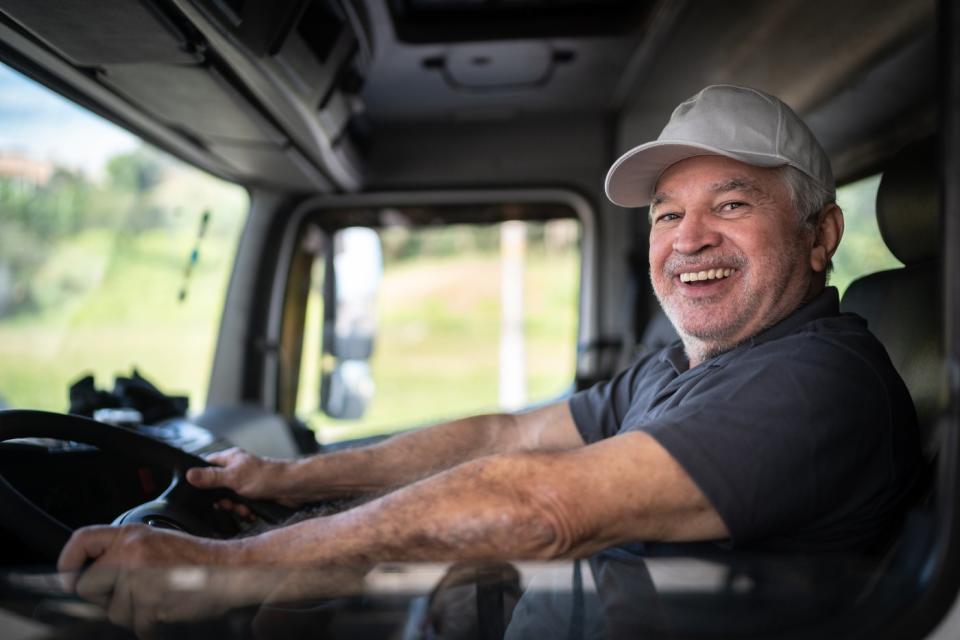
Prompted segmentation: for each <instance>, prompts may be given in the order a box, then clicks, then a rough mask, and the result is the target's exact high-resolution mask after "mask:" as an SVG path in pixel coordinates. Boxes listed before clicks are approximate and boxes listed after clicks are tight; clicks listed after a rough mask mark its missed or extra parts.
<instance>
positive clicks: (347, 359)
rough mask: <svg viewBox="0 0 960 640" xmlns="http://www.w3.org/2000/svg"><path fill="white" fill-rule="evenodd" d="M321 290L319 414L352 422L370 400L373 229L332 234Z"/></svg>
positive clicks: (378, 274) (376, 249)
mask: <svg viewBox="0 0 960 640" xmlns="http://www.w3.org/2000/svg"><path fill="white" fill-rule="evenodd" d="M331 244H332V247H333V250H332V251H329V252H327V263H326V274H325V276H324V284H323V308H324V314H323V315H324V318H323V355H322V360H321V363H322V366H321V372H322V373H321V376H320V408H321V409H322V410H323V412H324V413H325V414H327V415H328V416H330V417H331V418H335V419H338V420H358V419H360V418H362V417H363V414H364V413H365V412H366V408H367V405H368V404H369V403H370V400H371V399H372V398H373V394H374V390H375V386H374V382H373V376H372V374H371V372H370V365H369V360H370V357H371V356H372V355H373V349H374V343H375V341H376V332H377V293H378V292H379V289H380V280H381V279H382V277H383V250H382V247H381V244H380V236H378V235H377V232H376V231H374V230H373V229H369V228H366V227H349V228H346V229H341V230H339V231H337V232H336V233H334V235H333V242H332V243H331Z"/></svg>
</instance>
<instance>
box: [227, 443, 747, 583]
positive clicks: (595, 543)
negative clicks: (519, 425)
mask: <svg viewBox="0 0 960 640" xmlns="http://www.w3.org/2000/svg"><path fill="white" fill-rule="evenodd" d="M728 536H729V532H728V530H727V528H726V525H725V524H724V522H723V521H722V520H721V519H720V517H719V514H718V513H717V512H716V510H715V509H714V508H713V507H712V505H711V504H710V502H709V501H708V500H707V498H706V496H704V494H703V493H702V492H701V491H700V489H699V488H698V487H697V486H696V485H695V484H694V483H693V481H692V480H691V478H690V477H689V476H688V475H687V473H686V472H685V471H684V470H683V468H682V467H680V465H679V464H677V462H676V461H675V460H674V459H673V458H672V457H671V456H670V454H669V453H668V452H667V451H666V450H665V449H664V448H663V447H662V446H661V445H660V444H659V443H657V442H656V441H655V440H654V439H653V438H652V437H650V436H649V435H648V434H645V433H631V434H626V435H623V436H619V437H616V438H610V439H608V440H605V441H603V442H601V443H596V444H593V445H591V446H588V447H578V448H572V449H571V450H568V451H552V452H533V453H527V452H522V453H511V454H506V455H494V456H490V457H485V458H481V459H478V460H474V461H471V462H468V463H465V464H462V465H460V466H457V467H455V468H453V469H450V470H448V471H445V472H443V473H439V474H437V475H434V476H432V477H430V478H426V479H424V480H421V481H419V482H416V483H414V484H412V485H409V486H407V487H404V488H402V489H399V490H397V491H395V492H393V493H391V494H389V495H386V496H383V497H381V498H378V499H377V500H374V501H371V502H368V503H366V504H365V505H362V506H360V507H357V508H355V509H351V510H349V511H345V512H343V513H340V514H337V515H335V516H330V517H327V518H317V519H314V520H309V521H306V522H303V523H300V524H297V525H293V526H291V527H286V528H283V529H278V530H275V531H272V532H269V533H266V534H263V535H261V536H257V537H254V538H249V539H247V540H244V541H241V542H239V543H238V546H237V547H236V548H235V551H234V553H233V554H232V556H233V557H234V558H235V559H237V560H242V561H246V562H251V563H257V564H261V563H262V564H272V563H282V564H284V563H297V562H313V563H319V564H326V563H333V564H340V563H348V564H353V563H360V564H363V563H368V562H369V563H376V562H387V561H417V560H429V561H445V560H494V559H520V558H523V559H549V558H561V557H578V556H583V555H587V554H590V553H593V552H595V551H598V550H600V549H603V548H605V547H608V546H611V545H615V544H620V543H623V542H626V541H636V540H645V541H675V542H688V541H697V540H720V539H724V538H727V537H728Z"/></svg>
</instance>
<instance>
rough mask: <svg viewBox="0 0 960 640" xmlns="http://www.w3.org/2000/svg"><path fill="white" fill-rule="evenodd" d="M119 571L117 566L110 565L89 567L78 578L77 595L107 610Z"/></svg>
mask: <svg viewBox="0 0 960 640" xmlns="http://www.w3.org/2000/svg"><path fill="white" fill-rule="evenodd" d="M119 571H120V570H119V569H118V568H117V567H110V566H107V567H98V566H94V567H91V568H90V569H87V570H86V571H84V572H83V573H82V574H80V577H79V579H78V580H77V584H76V587H75V590H76V592H77V595H79V596H80V597H81V598H83V599H84V600H86V601H87V602H92V603H93V604H95V605H98V606H100V607H103V609H104V610H105V611H107V610H108V608H109V607H110V605H111V600H112V598H113V596H114V591H115V590H116V585H117V579H118V577H119Z"/></svg>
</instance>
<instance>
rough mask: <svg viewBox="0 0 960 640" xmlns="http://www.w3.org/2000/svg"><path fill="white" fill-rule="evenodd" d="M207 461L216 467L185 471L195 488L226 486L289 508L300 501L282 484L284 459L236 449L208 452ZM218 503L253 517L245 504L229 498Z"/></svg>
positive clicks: (295, 505)
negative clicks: (236, 502)
mask: <svg viewBox="0 0 960 640" xmlns="http://www.w3.org/2000/svg"><path fill="white" fill-rule="evenodd" d="M207 460H208V461H210V462H212V463H213V464H215V465H219V466H214V467H194V468H193V469H189V470H188V471H187V481H188V482H189V483H190V484H192V485H193V486H195V487H199V488H201V489H212V488H216V487H226V488H228V489H232V490H234V491H236V492H237V493H238V494H240V495H241V496H244V497H246V498H252V499H254V500H262V499H266V500H273V501H275V502H279V503H280V504H282V505H285V506H288V507H297V506H299V504H300V503H299V502H298V501H296V500H295V499H293V498H292V497H290V496H289V495H286V492H285V491H284V490H283V488H282V486H281V480H282V478H283V477H284V471H285V470H286V469H287V468H288V465H289V463H288V462H287V461H285V460H274V459H271V458H261V457H259V456H255V455H253V454H250V453H247V452H246V451H243V450H242V449H237V448H233V449H227V450H226V451H219V452H217V453H214V454H211V455H210V456H208V457H207ZM218 506H220V507H221V508H225V509H232V510H234V511H235V512H236V513H237V514H238V515H240V516H243V517H245V518H252V517H253V514H252V513H251V512H250V510H249V509H248V508H247V507H246V506H244V505H242V504H235V503H234V502H232V501H230V500H221V501H220V502H219V503H218Z"/></svg>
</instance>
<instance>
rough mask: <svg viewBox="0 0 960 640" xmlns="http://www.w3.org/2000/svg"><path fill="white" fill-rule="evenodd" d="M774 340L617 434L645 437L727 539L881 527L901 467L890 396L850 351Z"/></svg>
mask: <svg viewBox="0 0 960 640" xmlns="http://www.w3.org/2000/svg"><path fill="white" fill-rule="evenodd" d="M786 342H787V343H788V344H787V345H783V344H781V345H779V346H778V348H777V349H776V356H777V357H776V358H774V357H770V355H771V354H770V353H769V352H766V353H765V350H764V349H763V348H762V346H761V347H757V348H755V349H751V350H750V351H751V352H752V353H748V354H745V355H744V356H743V357H740V358H738V359H736V361H735V362H729V363H728V364H727V365H726V366H725V367H717V368H716V369H715V370H713V371H711V372H709V374H708V375H707V376H704V377H703V378H701V380H700V382H699V383H698V384H699V386H700V387H702V388H697V389H694V390H692V391H691V392H690V393H688V394H687V395H686V396H685V398H684V400H683V401H682V402H680V403H679V405H678V406H676V407H674V408H672V409H670V410H668V411H665V412H664V413H662V414H661V415H660V416H659V417H658V418H656V419H654V420H651V421H650V422H647V423H644V424H637V425H626V426H625V431H629V430H642V431H646V432H648V433H650V434H651V435H652V436H653V437H654V438H655V439H656V440H657V441H658V442H659V443H660V444H661V445H662V446H663V447H664V448H665V449H666V450H667V451H668V452H669V453H670V454H671V455H672V456H673V457H674V458H675V459H676V460H677V462H678V463H679V464H680V465H681V466H682V467H683V468H684V469H685V470H686V471H687V473H688V474H689V475H690V476H691V478H692V479H693V481H694V482H695V483H696V484H697V485H698V486H699V488H700V489H701V491H703V493H704V494H705V495H706V497H707V498H708V499H709V500H710V502H711V504H712V505H713V506H714V508H715V509H716V510H717V512H718V514H719V515H720V517H721V518H722V519H723V521H724V522H725V524H726V525H727V528H728V530H729V531H730V533H731V541H732V542H733V543H734V544H735V545H737V546H739V545H742V544H745V543H750V542H753V541H757V540H761V539H763V538H765V537H768V536H781V537H782V536H784V535H788V536H789V535H792V534H794V533H796V534H801V533H802V535H804V536H806V537H808V538H809V537H810V536H811V535H812V536H813V537H816V538H817V539H820V540H822V541H823V542H824V547H825V548H829V546H830V544H831V539H832V538H836V539H837V540H841V539H844V540H848V539H849V535H850V530H851V529H856V530H864V531H869V530H870V528H871V527H872V526H886V525H888V524H889V523H887V522H882V520H883V519H884V518H887V517H889V514H890V509H889V504H890V502H891V501H894V500H896V499H897V496H896V495H895V494H896V493H897V491H899V490H900V489H902V486H903V483H904V478H903V476H904V475H906V474H908V473H909V470H907V469H905V468H903V465H900V464H898V462H897V461H896V455H895V452H894V451H892V448H893V446H892V443H893V442H894V440H895V438H894V436H893V434H892V431H893V430H894V429H895V428H897V427H896V426H895V425H894V424H893V422H894V421H893V420H892V412H891V405H890V401H889V398H890V397H891V396H893V395H895V394H896V393H899V392H900V391H899V390H897V389H890V388H888V383H889V380H886V379H885V378H884V377H883V376H882V375H880V374H879V373H878V372H877V370H876V369H875V368H874V367H872V366H871V365H870V363H869V362H866V361H864V359H863V358H861V357H859V356H858V355H857V354H853V353H851V352H849V351H846V350H844V349H842V348H838V347H837V346H836V345H829V344H826V343H824V342H822V341H818V340H792V339H789V338H788V339H786ZM884 357H885V356H884ZM891 369H892V367H891ZM907 402H909V399H908V400H907ZM900 426H901V427H902V426H903V425H900Z"/></svg>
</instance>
